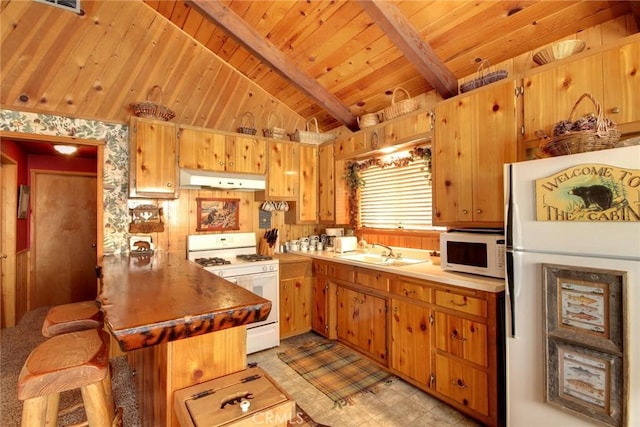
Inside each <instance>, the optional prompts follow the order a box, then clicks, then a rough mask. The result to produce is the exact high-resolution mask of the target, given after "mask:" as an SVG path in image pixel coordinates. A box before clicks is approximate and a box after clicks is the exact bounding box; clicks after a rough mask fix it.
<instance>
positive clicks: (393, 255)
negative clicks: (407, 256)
mask: <svg viewBox="0 0 640 427" xmlns="http://www.w3.org/2000/svg"><path fill="white" fill-rule="evenodd" d="M376 246H382V247H383V248H386V249H388V250H389V253H388V254H386V255H384V256H386V257H387V258H400V256H401V255H400V254H398V255H396V254H394V253H393V249H391V247H389V246H387V245H383V244H380V243H374V244H373V247H376Z"/></svg>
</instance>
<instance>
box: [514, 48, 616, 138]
mask: <svg viewBox="0 0 640 427" xmlns="http://www.w3.org/2000/svg"><path fill="white" fill-rule="evenodd" d="M602 77H603V76H602V55H600V54H596V55H591V56H588V57H586V58H583V59H579V60H576V61H572V62H568V63H564V64H561V65H558V66H556V67H553V68H549V69H545V70H544V71H540V72H538V73H535V74H531V75H529V76H527V77H525V78H524V139H525V141H529V140H534V139H538V137H537V136H536V131H538V130H544V131H545V132H547V133H548V134H549V135H551V131H552V129H553V125H554V124H555V123H556V122H559V121H560V120H566V119H568V118H569V114H570V113H571V109H572V108H573V106H574V105H575V103H576V101H577V100H578V98H580V96H581V95H582V94H583V93H585V92H590V93H591V94H592V95H593V96H594V97H595V98H596V99H597V100H599V102H603V78H602ZM593 111H595V109H594V107H593V104H592V103H591V102H589V100H584V101H582V102H581V103H580V105H579V106H578V108H577V109H576V113H575V117H574V120H575V119H577V118H578V117H580V116H582V115H584V114H587V113H590V112H593Z"/></svg>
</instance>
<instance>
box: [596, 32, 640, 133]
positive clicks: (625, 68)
mask: <svg viewBox="0 0 640 427" xmlns="http://www.w3.org/2000/svg"><path fill="white" fill-rule="evenodd" d="M602 67H603V68H602V74H603V77H604V78H603V81H604V100H603V101H601V102H603V105H602V107H603V112H604V115H605V117H608V118H610V119H611V120H613V121H614V122H616V123H617V124H618V125H622V124H625V123H631V122H638V121H640V73H639V72H638V70H639V69H640V37H636V41H635V42H633V43H627V44H624V45H622V46H619V47H615V48H613V49H608V50H606V51H604V52H603V53H602Z"/></svg>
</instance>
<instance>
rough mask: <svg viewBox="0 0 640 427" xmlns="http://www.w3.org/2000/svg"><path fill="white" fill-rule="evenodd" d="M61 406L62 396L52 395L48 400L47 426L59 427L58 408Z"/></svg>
mask: <svg viewBox="0 0 640 427" xmlns="http://www.w3.org/2000/svg"><path fill="white" fill-rule="evenodd" d="M59 406H60V394H59V393H51V394H50V395H49V396H48V398H47V420H46V424H45V425H46V426H52V427H56V426H57V425H58V408H59Z"/></svg>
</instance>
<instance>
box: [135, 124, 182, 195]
mask: <svg viewBox="0 0 640 427" xmlns="http://www.w3.org/2000/svg"><path fill="white" fill-rule="evenodd" d="M176 133H177V129H176V125H175V124H174V123H167V122H163V121H158V120H150V119H143V118H139V117H133V118H132V119H131V122H130V127H129V138H130V143H129V150H130V151H129V162H130V168H129V197H150V198H157V199H175V198H177V197H178V187H179V185H178V162H177V153H178V139H177V135H176Z"/></svg>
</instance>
